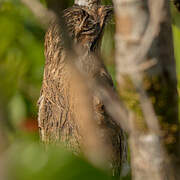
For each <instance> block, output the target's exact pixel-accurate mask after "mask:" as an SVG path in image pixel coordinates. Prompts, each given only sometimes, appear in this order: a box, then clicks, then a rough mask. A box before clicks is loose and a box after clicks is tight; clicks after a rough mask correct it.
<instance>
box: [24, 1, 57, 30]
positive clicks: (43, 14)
mask: <svg viewBox="0 0 180 180" xmlns="http://www.w3.org/2000/svg"><path fill="white" fill-rule="evenodd" d="M21 2H22V3H23V4H25V5H26V6H27V7H28V8H29V9H30V10H31V11H32V12H33V14H34V15H35V17H36V18H37V19H38V20H39V23H40V24H41V25H42V27H43V28H45V29H46V28H47V27H48V25H49V23H50V22H51V21H52V20H53V19H55V18H56V15H55V13H53V12H52V11H50V10H48V9H47V8H45V7H43V6H42V4H41V3H39V2H38V1H37V0H30V1H29V0H21Z"/></svg>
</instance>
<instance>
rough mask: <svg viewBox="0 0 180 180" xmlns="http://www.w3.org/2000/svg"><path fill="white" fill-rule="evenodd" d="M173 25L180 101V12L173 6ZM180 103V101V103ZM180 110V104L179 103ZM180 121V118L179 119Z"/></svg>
mask: <svg viewBox="0 0 180 180" xmlns="http://www.w3.org/2000/svg"><path fill="white" fill-rule="evenodd" d="M171 12H172V27H173V37H174V52H175V58H176V71H177V79H178V95H179V102H180V51H179V47H180V13H179V12H178V11H177V9H176V8H175V7H174V6H172V7H171ZM179 104H180V103H179ZM179 111H180V105H179ZM179 122H180V119H179Z"/></svg>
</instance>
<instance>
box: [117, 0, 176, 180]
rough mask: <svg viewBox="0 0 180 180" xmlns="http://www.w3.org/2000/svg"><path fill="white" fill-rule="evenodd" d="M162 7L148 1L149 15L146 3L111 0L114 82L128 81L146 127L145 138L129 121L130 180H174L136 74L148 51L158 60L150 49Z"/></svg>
mask: <svg viewBox="0 0 180 180" xmlns="http://www.w3.org/2000/svg"><path fill="white" fill-rule="evenodd" d="M163 3H164V1H163V0H160V1H149V11H148V2H147V1H143V0H129V1H127V0H114V6H115V16H116V36H115V37H116V72H117V81H118V84H119V86H120V87H122V86H124V84H125V83H126V82H125V79H124V78H123V77H128V78H129V79H130V81H131V82H132V86H133V87H134V88H135V90H136V93H137V95H138V97H139V102H140V108H141V111H142V114H143V117H144V124H145V126H146V125H147V132H146V134H144V133H143V131H142V130H140V129H137V125H136V123H135V122H137V121H135V118H136V117H134V116H133V117H132V119H131V120H130V121H133V122H134V124H135V125H134V126H133V128H132V131H131V132H130V137H129V144H130V149H131V165H132V174H133V178H134V179H138V180H140V179H149V180H150V179H156V180H160V179H162V180H163V179H166V178H167V179H174V176H173V173H172V171H171V168H170V165H169V162H168V158H167V156H166V153H165V150H164V147H163V146H162V142H161V140H160V137H159V135H160V128H159V124H158V119H157V117H156V115H155V111H154V108H153V105H152V103H151V101H150V100H149V98H148V96H147V93H146V91H145V89H144V85H143V79H144V74H143V73H142V72H141V71H140V70H139V66H141V64H139V62H143V61H144V60H145V59H146V58H147V53H148V52H149V51H150V52H151V53H154V54H153V57H154V55H155V57H159V54H158V52H157V51H153V52H152V49H151V46H152V43H154V39H155V37H156V36H157V35H158V33H159V29H160V23H161V20H162V15H163V11H162V7H163ZM149 12H150V14H149ZM145 40H146V41H145ZM149 48H150V49H149ZM168 61H169V59H168ZM147 62H148V61H147ZM168 170H169V172H168V173H166V172H167V171H168Z"/></svg>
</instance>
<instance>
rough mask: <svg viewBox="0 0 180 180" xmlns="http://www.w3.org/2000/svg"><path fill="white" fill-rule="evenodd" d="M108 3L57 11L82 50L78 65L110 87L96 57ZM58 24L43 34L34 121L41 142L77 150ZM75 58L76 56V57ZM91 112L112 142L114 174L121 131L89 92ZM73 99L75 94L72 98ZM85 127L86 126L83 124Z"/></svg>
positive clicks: (122, 151)
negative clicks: (41, 80) (43, 61)
mask: <svg viewBox="0 0 180 180" xmlns="http://www.w3.org/2000/svg"><path fill="white" fill-rule="evenodd" d="M112 13H113V8H112V6H105V5H98V6H96V7H91V8H88V7H85V6H81V5H76V4H75V5H73V6H72V7H69V8H67V9H65V10H64V11H63V12H62V13H61V14H60V17H61V16H62V17H63V18H64V22H65V27H67V31H68V34H69V36H70V38H71V40H72V43H73V45H76V44H78V46H79V47H81V48H82V49H83V51H84V54H85V58H81V60H79V62H75V63H77V64H79V66H80V67H81V68H82V69H83V71H84V72H86V74H87V76H88V77H91V78H92V79H95V80H98V81H101V82H102V83H104V84H106V85H107V86H108V87H110V88H111V89H113V90H114V85H113V81H112V78H111V76H110V74H109V73H108V71H107V69H106V67H105V65H104V63H103V61H101V60H100V59H98V58H94V57H95V56H96V55H97V56H99V54H100V49H101V42H102V37H103V33H104V28H105V25H106V24H107V23H108V21H109V19H110V17H111V16H112ZM62 36H63V34H62V30H61V24H59V21H58V19H56V20H54V21H53V22H52V23H51V24H50V26H49V29H48V31H47V33H46V35H45V66H44V75H43V82H42V88H41V93H40V98H39V101H38V105H39V112H38V124H39V129H40V136H41V140H42V141H43V142H44V143H45V144H49V143H58V142H64V143H65V145H66V147H68V148H69V149H71V150H73V151H75V152H76V153H78V152H79V151H80V149H81V147H80V132H79V129H78V125H77V124H76V121H75V120H74V119H75V115H74V113H76V112H73V110H72V107H73V106H74V104H75V102H74V101H73V100H72V98H71V97H72V92H73V90H72V87H71V78H72V77H71V72H69V71H68V68H67V58H66V57H67V51H66V50H65V47H64V46H65V45H64V41H63V38H62ZM76 61H78V60H76ZM92 97H93V98H92V102H91V103H92V104H93V111H94V112H93V113H94V117H95V119H96V121H100V122H101V123H100V125H99V129H100V130H102V129H103V130H104V132H105V133H107V134H106V138H107V139H106V141H108V142H110V144H111V146H112V152H113V155H112V162H111V164H112V169H113V174H114V175H119V174H120V169H121V166H122V163H123V161H124V159H125V158H124V157H126V142H125V135H124V132H123V130H122V129H121V127H119V126H118V125H117V124H116V123H114V121H113V120H112V118H111V116H110V115H109V114H108V113H107V110H106V107H105V105H104V104H103V102H102V101H101V100H100V99H99V97H98V96H97V95H96V94H95V93H94V94H93V95H92ZM74 99H75V98H74ZM87 128H88V127H87Z"/></svg>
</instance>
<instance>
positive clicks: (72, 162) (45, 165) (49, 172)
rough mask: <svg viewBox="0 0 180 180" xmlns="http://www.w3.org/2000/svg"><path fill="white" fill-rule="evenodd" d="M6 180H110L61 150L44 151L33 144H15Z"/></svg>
mask: <svg viewBox="0 0 180 180" xmlns="http://www.w3.org/2000/svg"><path fill="white" fill-rule="evenodd" d="M10 152H11V153H10V156H9V159H10V163H11V164H10V172H9V173H8V174H9V180H11V179H13V180H50V179H51V180H53V179H54V180H56V179H62V180H81V179H82V180H84V179H86V180H92V179H98V180H101V179H102V180H108V179H109V180H110V179H111V178H110V177H109V176H108V175H107V174H106V173H105V172H103V171H102V170H99V169H97V168H95V167H93V166H92V165H91V164H89V163H88V162H86V161H85V160H84V159H82V158H79V157H77V156H74V155H73V154H71V153H69V152H67V151H65V150H64V149H63V148H62V147H61V146H59V147H49V148H48V149H47V150H46V151H45V149H44V147H42V146H40V145H39V144H37V143H16V144H14V145H13V146H12V148H11V151H10Z"/></svg>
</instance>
